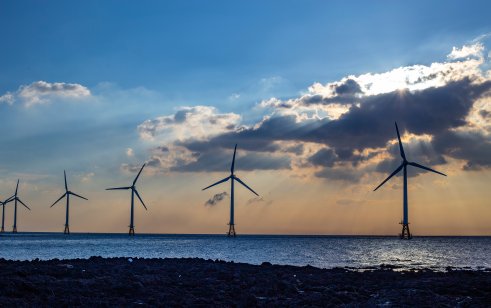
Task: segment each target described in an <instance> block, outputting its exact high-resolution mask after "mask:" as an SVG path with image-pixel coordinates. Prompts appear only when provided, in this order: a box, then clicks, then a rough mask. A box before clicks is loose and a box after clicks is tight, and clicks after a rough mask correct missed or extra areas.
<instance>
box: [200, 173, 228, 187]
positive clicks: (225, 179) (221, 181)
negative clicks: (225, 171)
mask: <svg viewBox="0 0 491 308" xmlns="http://www.w3.org/2000/svg"><path fill="white" fill-rule="evenodd" d="M230 177H231V176H227V177H226V178H224V179H223V180H220V181H218V182H216V183H215V184H211V185H210V186H208V187H205V188H203V189H202V190H206V189H208V188H210V187H213V186H215V185H218V184H220V183H223V182H226V181H228V179H230Z"/></svg>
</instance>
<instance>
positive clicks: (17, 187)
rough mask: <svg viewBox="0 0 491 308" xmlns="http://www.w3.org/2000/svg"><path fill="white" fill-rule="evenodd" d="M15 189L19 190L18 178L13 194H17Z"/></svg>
mask: <svg viewBox="0 0 491 308" xmlns="http://www.w3.org/2000/svg"><path fill="white" fill-rule="evenodd" d="M17 190H19V180H17V186H15V195H16V196H17Z"/></svg>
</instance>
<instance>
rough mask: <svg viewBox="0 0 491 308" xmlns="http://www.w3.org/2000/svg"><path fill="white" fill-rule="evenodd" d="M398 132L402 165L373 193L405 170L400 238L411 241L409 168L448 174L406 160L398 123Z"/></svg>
mask: <svg viewBox="0 0 491 308" xmlns="http://www.w3.org/2000/svg"><path fill="white" fill-rule="evenodd" d="M396 132H397V139H398V141H399V151H400V153H401V157H402V163H401V165H400V166H399V167H397V169H396V170H394V172H392V174H391V175H389V176H388V177H387V178H386V179H385V180H384V181H383V182H382V183H380V185H379V186H377V188H375V189H374V190H373V191H376V190H377V189H379V188H380V187H381V186H382V185H384V184H385V182H387V181H388V180H389V179H390V178H391V177H393V176H394V175H396V174H397V173H398V172H399V171H401V170H403V171H404V193H403V214H404V215H403V220H402V222H401V225H402V232H401V234H400V238H401V239H408V240H409V239H411V238H412V235H411V233H410V232H409V222H408V204H407V166H408V165H409V166H413V167H417V168H420V169H424V170H427V171H431V172H434V173H438V174H441V175H444V176H447V175H446V174H444V173H441V172H438V171H436V170H433V169H431V168H428V167H425V166H423V165H420V164H418V163H415V162H410V161H408V160H407V159H406V154H405V153H404V148H403V147H402V142H401V136H400V135H399V128H398V127H397V122H396Z"/></svg>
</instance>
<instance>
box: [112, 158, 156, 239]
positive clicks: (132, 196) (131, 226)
mask: <svg viewBox="0 0 491 308" xmlns="http://www.w3.org/2000/svg"><path fill="white" fill-rule="evenodd" d="M144 167H145V164H143V166H142V167H141V169H140V172H138V174H137V175H136V178H135V180H134V181H133V184H132V185H131V186H127V187H113V188H106V190H119V189H124V190H128V189H131V214H130V231H129V235H135V226H134V225H133V217H134V214H133V212H134V203H135V202H134V200H135V194H136V196H137V197H138V199H139V200H140V202H141V203H142V205H143V207H144V208H145V210H146V209H147V207H146V206H145V203H144V202H143V200H142V198H141V197H140V194H139V193H138V191H137V190H136V187H135V184H136V181H137V180H138V177H139V176H140V173H142V170H143V168H144Z"/></svg>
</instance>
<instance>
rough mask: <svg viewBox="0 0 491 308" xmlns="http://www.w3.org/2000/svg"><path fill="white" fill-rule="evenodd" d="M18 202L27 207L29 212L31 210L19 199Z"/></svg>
mask: <svg viewBox="0 0 491 308" xmlns="http://www.w3.org/2000/svg"><path fill="white" fill-rule="evenodd" d="M17 201H19V202H20V204H22V205H23V206H25V207H26V208H27V209H28V210H29V211H30V210H31V209H30V208H29V207H28V206H27V205H26V204H25V203H24V202H22V201H21V200H20V199H19V198H17Z"/></svg>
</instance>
